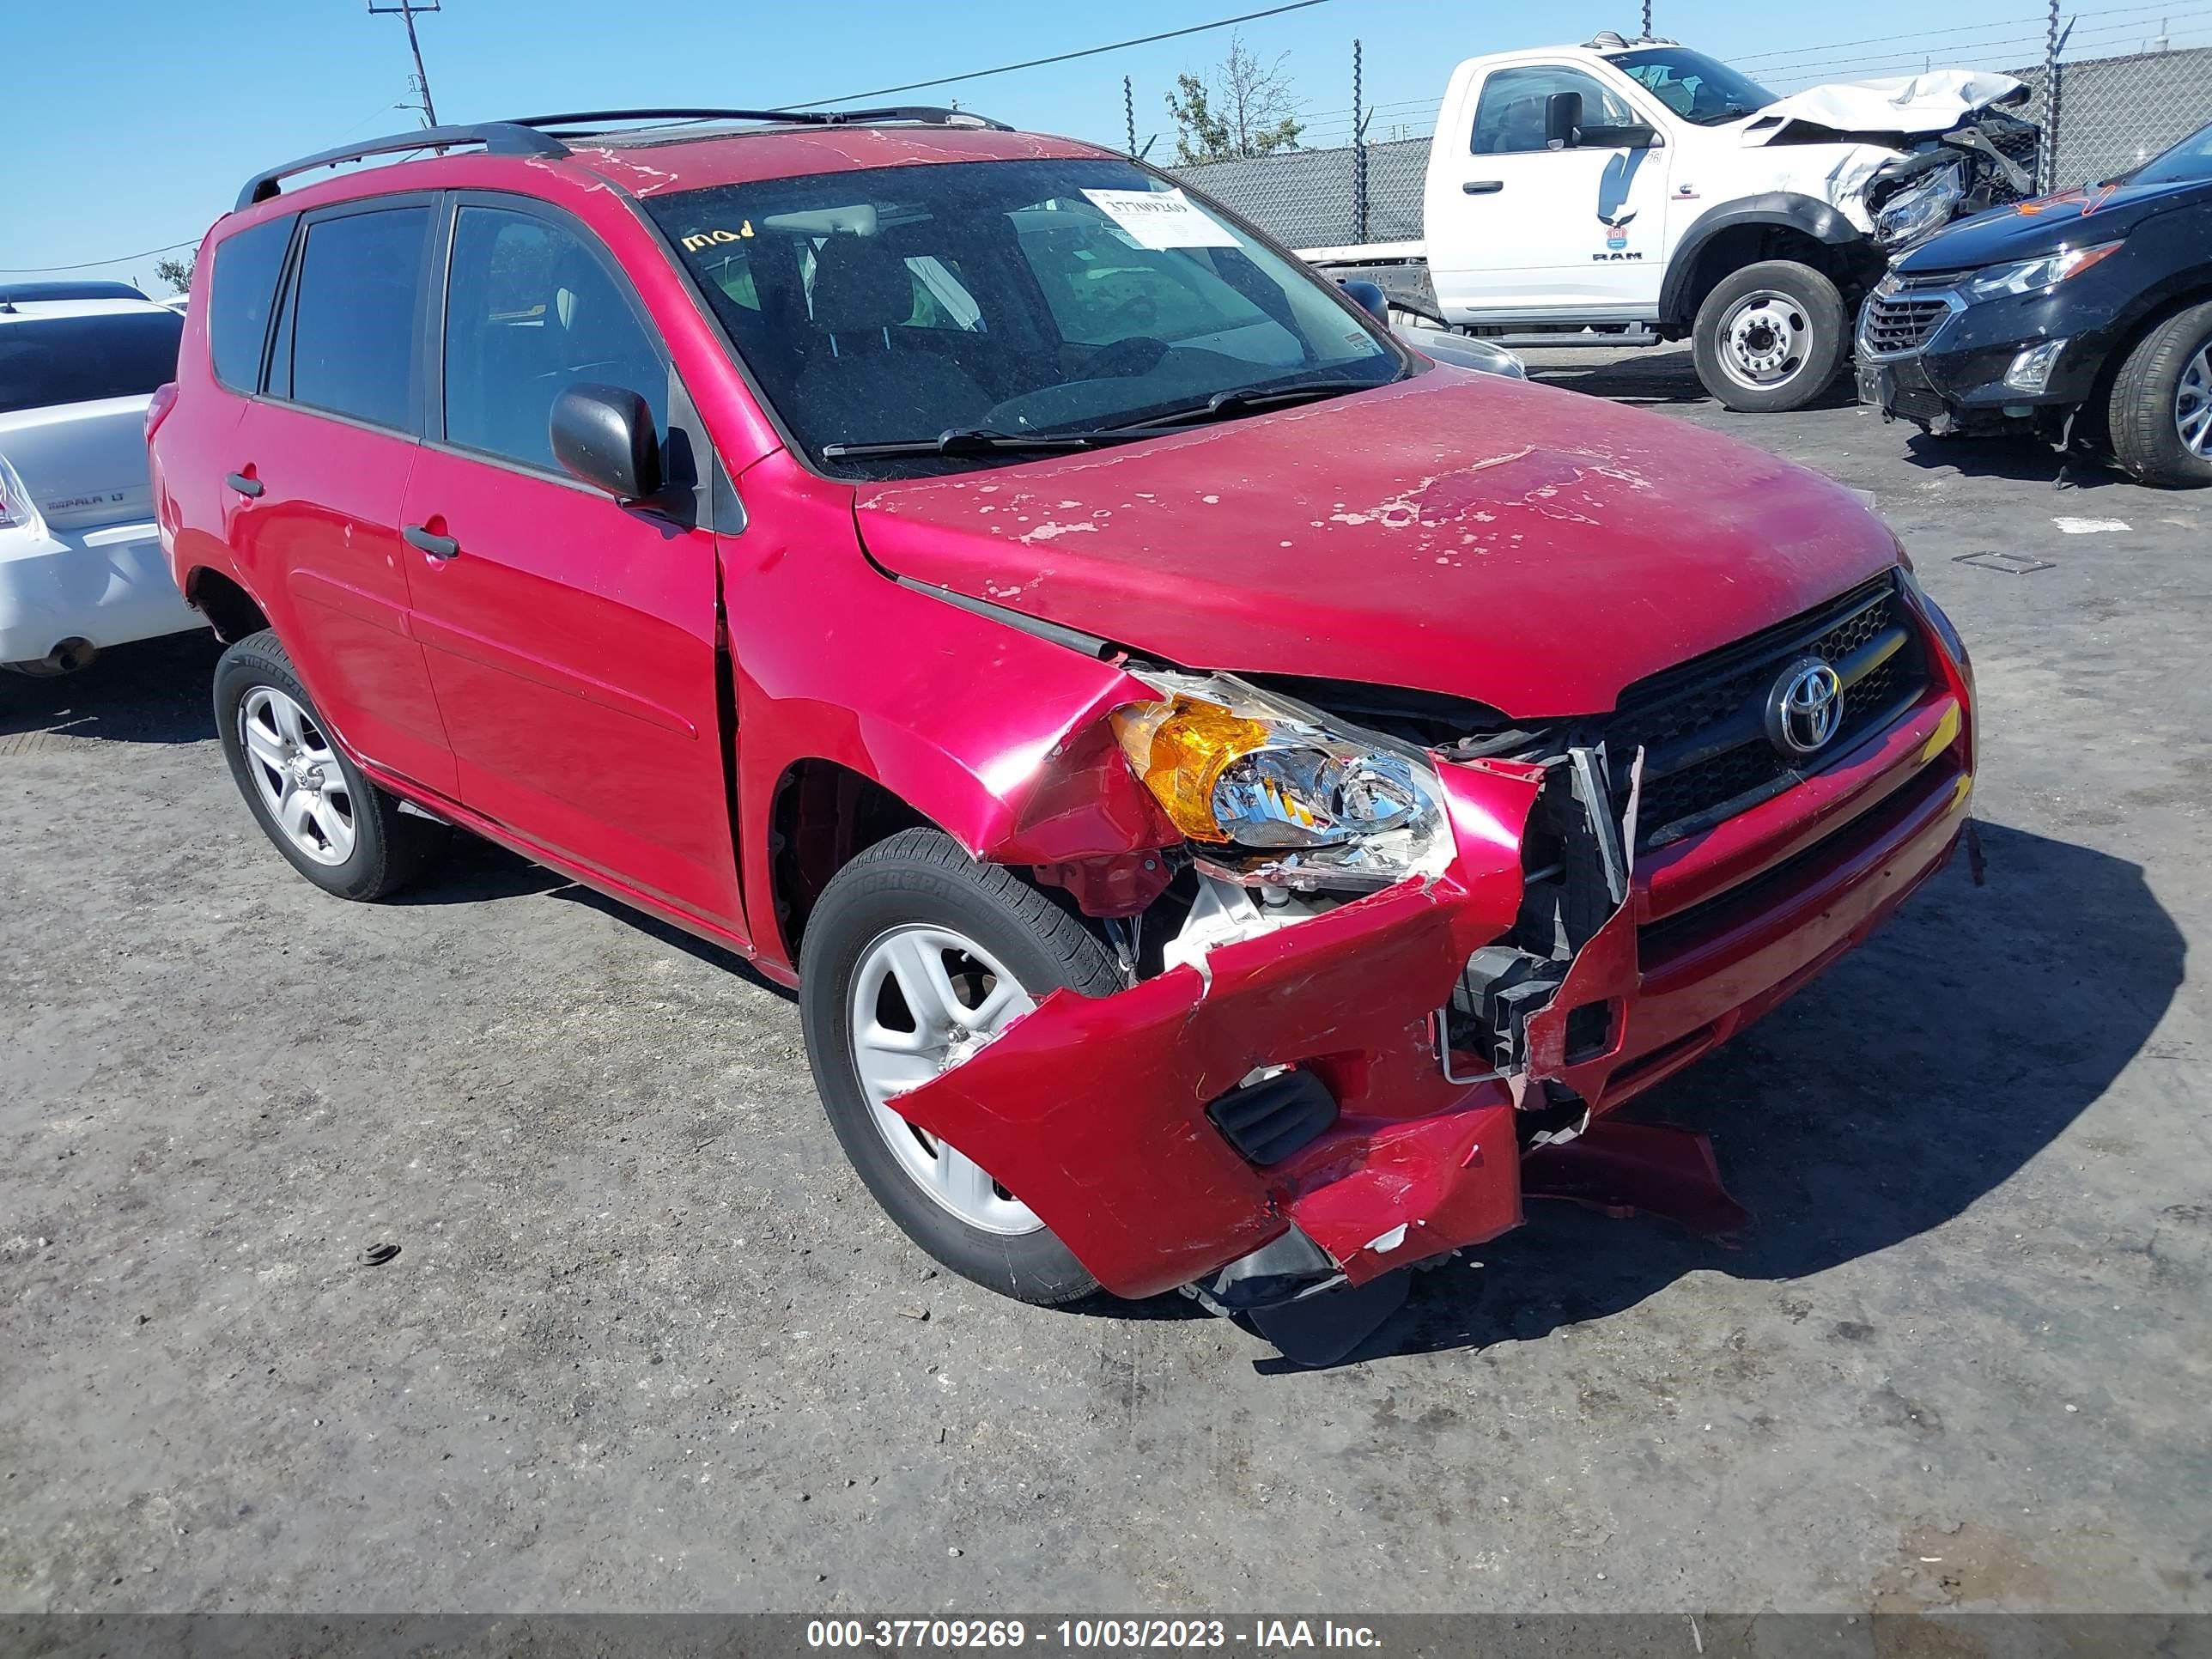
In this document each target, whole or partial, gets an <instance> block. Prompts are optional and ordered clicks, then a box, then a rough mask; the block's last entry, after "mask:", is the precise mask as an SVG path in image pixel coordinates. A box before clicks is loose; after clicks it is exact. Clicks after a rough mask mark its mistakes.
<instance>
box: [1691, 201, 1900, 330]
mask: <svg viewBox="0 0 2212 1659" xmlns="http://www.w3.org/2000/svg"><path fill="white" fill-rule="evenodd" d="M1765 259H1796V260H1797V261H1798V262H1799V263H1800V264H1808V265H1810V266H1812V267H1813V269H1814V270H1818V271H1820V272H1821V273H1822V274H1823V275H1824V276H1827V277H1828V278H1829V279H1830V280H1831V281H1832V282H1833V283H1835V284H1836V286H1837V287H1838V289H1843V290H1844V292H1845V294H1846V295H1849V294H1850V291H1851V290H1853V289H1857V288H1861V287H1863V286H1864V285H1865V283H1867V282H1868V281H1869V280H1871V278H1872V276H1875V275H1877V274H1879V272H1880V270H1881V267H1882V265H1883V264H1884V261H1883V259H1882V256H1881V252H1880V250H1879V249H1877V248H1876V247H1875V245H1874V244H1873V243H1872V242H1871V241H1870V240H1868V238H1867V235H1866V234H1865V233H1864V232H1863V231H1862V230H1860V229H1859V228H1858V227H1857V225H1855V224H1853V223H1852V222H1850V220H1849V219H1848V218H1846V217H1844V214H1843V211H1842V210H1840V209H1838V208H1837V207H1835V206H1833V205H1832V204H1829V203H1826V202H1823V201H1820V199H1819V198H1817V197H1811V196H1801V195H1797V194H1796V193H1794V192H1792V191H1766V192H1765V193H1764V194H1762V195H1758V196H1747V197H1742V198H1741V199H1740V200H1737V201H1735V202H1731V203H1729V204H1726V205H1725V206H1723V207H1718V208H1716V209H1714V210H1712V211H1711V212H1710V213H1707V214H1706V215H1705V216H1703V217H1702V218H1700V219H1699V220H1698V221H1697V222H1696V223H1694V224H1692V226H1691V227H1690V228H1689V229H1688V230H1686V232H1684V233H1683V235H1682V240H1680V242H1678V243H1677V244H1675V247H1674V257H1673V258H1670V259H1669V260H1668V262H1667V275H1666V278H1665V280H1664V281H1663V282H1662V283H1661V284H1660V289H1659V320H1660V323H1661V325H1662V326H1664V327H1669V328H1686V327H1688V326H1689V325H1690V324H1691V323H1692V322H1693V321H1694V320H1695V319H1696V317H1697V314H1698V307H1699V306H1701V305H1703V304H1704V303H1705V296H1706V295H1708V294H1710V293H1711V292H1712V291H1713V289H1715V288H1716V287H1717V286H1718V285H1719V284H1720V283H1721V282H1722V281H1723V280H1724V279H1725V278H1726V277H1727V276H1728V275H1729V272H1730V271H1734V270H1742V269H1743V268H1744V267H1745V266H1746V265H1752V264H1759V262H1760V261H1761V260H1765ZM1844 320H1845V322H1846V324H1848V323H1849V321H1850V318H1849V316H1848V314H1847V315H1846V317H1845V319H1844Z"/></svg>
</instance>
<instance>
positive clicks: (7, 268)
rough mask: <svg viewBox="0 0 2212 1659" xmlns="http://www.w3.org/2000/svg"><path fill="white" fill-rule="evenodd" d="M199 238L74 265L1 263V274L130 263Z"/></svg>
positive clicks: (35, 273)
mask: <svg viewBox="0 0 2212 1659" xmlns="http://www.w3.org/2000/svg"><path fill="white" fill-rule="evenodd" d="M199 240H200V239H199V238H198V237H197V236H187V237H185V240H183V241H181V242H167V243H164V244H163V245H162V246H160V247H149V248H148V249H147V250H146V251H145V252H143V253H118V254H117V255H116V256H115V258H112V259H80V260H78V261H77V262H76V264H73V265H0V276H48V275H50V274H52V272H54V271H57V270H91V269H92V268H93V267H94V266H95V265H122V264H130V263H131V260H133V259H150V258H153V257H154V256H155V254H157V253H168V252H173V251H174V250H176V249H178V248H180V247H192V246H197V243H198V241H199Z"/></svg>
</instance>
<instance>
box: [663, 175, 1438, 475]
mask: <svg viewBox="0 0 2212 1659" xmlns="http://www.w3.org/2000/svg"><path fill="white" fill-rule="evenodd" d="M645 205H646V207H647V210H648V211H650V212H651V213H652V214H653V216H655V217H656V218H658V219H659V222H660V223H661V226H662V228H663V229H664V230H665V231H666V232H667V234H668V236H669V239H670V240H671V241H672V242H673V243H674V244H675V245H676V246H677V248H678V250H679V251H680V253H681V257H682V258H683V259H684V263H685V264H687V265H689V266H690V269H691V270H692V272H693V274H694V275H695V276H696V277H697V278H698V279H699V285H700V287H701V289H702V291H703V292H704V293H705V294H706V295H707V297H708V302H709V303H710V305H712V307H714V312H715V313H716V315H717V316H718V318H719V319H720V321H721V324H722V326H723V328H724V329H725V330H726V331H727V333H728V334H729V336H730V338H731V340H732V343H733V344H734V345H735V347H736V349H737V352H738V356H739V357H740V358H741V359H742V360H743V361H744V364H745V367H746V368H748V369H749V370H750V373H751V374H752V375H753V377H754V380H756V382H757V384H758V386H760V388H761V390H762V391H763V392H764V393H765V394H766V397H767V399H768V401H769V404H770V405H771V406H772V407H773V408H774V409H775V411H776V412H777V414H778V415H779V416H781V419H782V421H783V422H784V423H785V425H786V427H787V428H788V429H789V431H790V432H791V434H792V435H793V438H794V439H795V440H796V441H797V442H798V444H799V446H800V447H802V448H803V449H805V450H806V451H807V452H809V453H811V454H813V455H814V456H816V457H817V459H821V458H822V455H821V452H822V451H823V448H824V447H828V446H833V445H854V444H860V445H873V444H882V443H886V442H902V441H928V440H933V439H937V438H939V437H940V436H941V435H943V434H945V433H946V432H967V433H975V432H983V433H988V434H994V435H1014V436H1034V435H1060V436H1079V435H1095V434H1097V433H1099V432H1103V431H1105V430H1107V429H1109V428H1114V427H1116V426H1129V425H1133V424H1136V423H1137V422H1141V421H1144V420H1146V419H1148V418H1152V417H1155V416H1159V415H1161V414H1162V413H1163V412H1165V411H1176V410H1183V409H1186V408H1188V407H1189V406H1191V405H1193V404H1196V405H1199V406H1200V407H1203V405H1204V404H1206V402H1207V401H1208V400H1209V399H1211V398H1216V397H1218V396H1219V395H1220V394H1221V393H1224V392H1244V391H1249V390H1253V389H1255V388H1267V387H1271V386H1281V385H1284V384H1285V383H1287V382H1289V381H1292V380H1297V381H1299V382H1301V383H1305V382H1313V383H1316V385H1318V386H1320V387H1321V389H1322V390H1323V391H1326V392H1336V391H1348V390H1354V389H1357V388H1358V387H1360V386H1374V385H1378V384H1380V383H1382V382H1383V381H1385V380H1395V379H1396V378H1397V377H1398V376H1399V375H1400V374H1404V373H1406V372H1407V362H1406V360H1405V359H1404V358H1403V357H1402V356H1400V355H1399V353H1398V352H1397V351H1396V350H1395V349H1394V348H1393V347H1391V346H1390V345H1389V344H1387V343H1384V342H1383V340H1381V339H1378V338H1377V337H1376V335H1375V333H1374V332H1372V331H1370V329H1369V328H1368V327H1367V326H1366V325H1365V323H1364V320H1363V319H1362V318H1361V317H1360V316H1359V315H1358V313H1357V312H1355V311H1353V310H1352V309H1351V308H1349V307H1347V306H1346V304H1345V303H1344V302H1343V301H1342V300H1341V298H1340V296H1339V295H1337V294H1336V293H1335V291H1334V289H1330V288H1329V287H1328V286H1326V285H1325V284H1323V283H1322V282H1321V281H1320V280H1319V279H1318V278H1316V276H1313V275H1312V273H1311V272H1310V271H1309V270H1307V269H1306V268H1305V267H1304V266H1303V265H1301V264H1297V263H1296V262H1295V261H1292V260H1289V259H1286V258H1284V257H1283V256H1281V255H1279V254H1278V253H1275V252H1273V251H1271V250H1270V249H1268V248H1267V247H1266V246H1263V245H1261V243H1259V242H1257V241H1255V240H1253V239H1252V238H1251V237H1250V236H1249V235H1247V234H1245V233H1244V232H1243V231H1241V230H1239V229H1237V228H1236V227H1235V226H1233V225H1231V223H1229V222H1227V221H1226V220H1225V219H1223V218H1221V217H1219V216H1217V215H1216V214H1214V213H1213V212H1212V210H1209V209H1208V208H1207V207H1206V205H1205V204H1204V203H1203V202H1201V201H1200V200H1199V199H1198V198H1197V197H1192V196H1190V195H1188V194H1187V193H1186V192H1184V191H1182V190H1181V189H1178V188H1176V186H1175V185H1173V184H1171V183H1170V182H1169V181H1167V180H1164V179H1160V178H1158V177H1157V176H1155V175H1153V174H1152V173H1146V171H1144V170H1143V169H1142V168H1140V167H1136V166H1134V165H1133V164H1131V163H1129V162H1127V161H1114V160H1109V159H1103V158H1102V159H1097V160H1093V159H1088V158H1080V159H1069V160H1065V161H975V162H955V163H948V164H944V165H933V166H927V167H882V168H871V169H867V170H866V171H860V172H852V173H817V174H810V175H808V176H805V177H803V178H796V179H767V180H763V181H759V182H757V183H751V184H744V185H725V186H717V187H715V188H712V189H708V190H699V191H687V192H683V193H676V194H665V195H656V196H654V197H650V198H648V199H647V202H646V204H645ZM832 459H833V462H834V458H832ZM835 464H836V465H839V466H840V467H841V470H842V463H835ZM981 464H983V462H981V460H979V459H977V458H976V457H975V456H973V455H963V456H962V457H960V458H958V459H957V460H956V459H948V458H938V457H933V458H929V459H927V460H924V461H922V462H920V463H914V462H902V463H900V464H896V465H882V466H878V465H870V466H869V467H867V468H865V469H863V470H864V471H867V472H868V473H869V474H870V475H871V476H884V474H885V473H886V472H889V473H892V474H898V473H910V472H913V471H944V470H946V469H948V468H951V467H956V466H974V465H981Z"/></svg>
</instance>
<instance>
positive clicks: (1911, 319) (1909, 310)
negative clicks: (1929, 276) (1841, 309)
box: [1864, 294, 1951, 356]
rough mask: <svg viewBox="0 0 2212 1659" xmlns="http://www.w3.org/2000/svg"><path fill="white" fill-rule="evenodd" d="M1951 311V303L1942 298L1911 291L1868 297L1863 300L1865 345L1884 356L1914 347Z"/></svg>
mask: <svg viewBox="0 0 2212 1659" xmlns="http://www.w3.org/2000/svg"><path fill="white" fill-rule="evenodd" d="M1950 314H1951V307H1950V303H1949V302H1948V301H1944V300H1938V299H1920V298H1917V297H1915V296H1914V295H1911V294H1898V295H1891V296H1889V297H1888V298H1886V299H1885V298H1881V297H1876V298H1874V299H1870V300H1869V301H1867V302H1866V325H1865V330H1864V333H1865V338H1866V344H1867V349H1869V351H1873V352H1876V353H1879V354H1881V355H1882V356H1888V355H1890V354H1891V353H1893V352H1899V351H1917V350H1918V349H1920V348H1921V347H1922V346H1924V345H1926V344H1927V343H1928V340H1929V336H1930V335H1932V334H1934V333H1935V332H1936V329H1937V328H1938V327H1940V326H1941V325H1942V321H1943V319H1945V318H1946V317H1948V316H1949V315H1950Z"/></svg>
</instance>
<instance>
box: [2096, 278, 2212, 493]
mask: <svg viewBox="0 0 2212 1659" xmlns="http://www.w3.org/2000/svg"><path fill="white" fill-rule="evenodd" d="M2207 349H2212V303H2207V304H2204V305H2201V306H2191V307H2190V308H2189V309H2188V310H2186V311H2184V312H2179V313H2176V314H2175V315H2173V316H2172V317H2169V318H2167V319H2166V320H2165V321H2164V322H2162V323H2160V325H2158V326H2157V327H2156V328H2154V329H2153V330H2151V331H2150V332H2149V333H2148V334H2146V335H2144V336H2143V337H2142V339H2140V340H2138V341H2136V347H2135V349H2134V350H2132V351H2130V352H2129V353H2128V358H2127V362H2124V363H2123V364H2121V366H2120V372H2119V374H2118V376H2116V377H2115V378H2114V380H2113V381H2112V397H2111V398H2110V400H2109V401H2108V403H2107V404H2106V411H2105V422H2106V432H2107V434H2108V435H2109V436H2110V439H2111V441H2112V459H2115V460H2116V461H2118V463H2119V464H2120V468H2121V470H2122V471H2124V472H2126V473H2127V474H2128V476H2129V477H2132V478H2135V479H2136V480H2138V481H2139V482H2141V483H2147V484H2151V485H2154V486H2155V487H2157V488H2158V489H2203V488H2204V487H2205V486H2206V485H2208V484H2212V458H2208V457H2206V456H2203V455H2199V454H2196V453H2193V452H2192V451H2191V449H2190V447H2189V446H2188V445H2187V444H2185V443H2184V442H2183V441H2182V440H2181V428H2180V424H2179V419H2178V416H2177V412H2176V398H2177V397H2178V396H2179V392H2180V389H2181V378H2182V376H2183V375H2184V374H2187V373H2188V371H2189V367H2190V364H2191V361H2192V360H2193V359H2194V358H2195V357H2196V356H2197V353H2198V352H2200V351H2204V350H2207Z"/></svg>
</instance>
